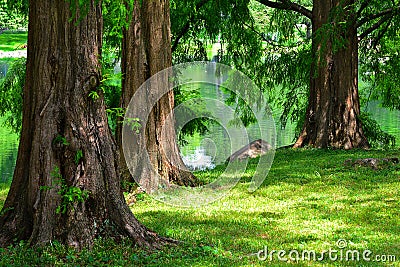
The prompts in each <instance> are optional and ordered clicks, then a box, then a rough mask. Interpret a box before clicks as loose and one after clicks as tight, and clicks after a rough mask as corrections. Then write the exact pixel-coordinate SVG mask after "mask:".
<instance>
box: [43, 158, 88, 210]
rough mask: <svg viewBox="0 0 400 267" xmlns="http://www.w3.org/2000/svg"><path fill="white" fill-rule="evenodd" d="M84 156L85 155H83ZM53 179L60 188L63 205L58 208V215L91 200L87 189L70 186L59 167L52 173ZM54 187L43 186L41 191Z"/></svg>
mask: <svg viewBox="0 0 400 267" xmlns="http://www.w3.org/2000/svg"><path fill="white" fill-rule="evenodd" d="M82 156H83V155H82ZM50 175H51V177H53V178H55V179H56V180H55V182H56V184H58V185H59V186H60V190H59V191H58V194H59V195H60V196H61V204H60V205H59V206H57V208H56V213H57V214H58V213H62V214H65V213H67V211H68V209H69V208H71V209H73V208H74V205H73V204H74V203H82V202H84V201H86V200H87V199H88V198H89V191H88V190H85V189H81V188H79V187H76V186H68V185H67V182H66V181H65V179H64V178H63V177H62V175H61V173H60V168H59V167H57V166H56V167H54V169H53V170H52V171H51V173H50ZM51 188H52V187H49V186H41V187H40V190H49V189H51Z"/></svg>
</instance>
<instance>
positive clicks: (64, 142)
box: [53, 134, 69, 146]
mask: <svg viewBox="0 0 400 267" xmlns="http://www.w3.org/2000/svg"><path fill="white" fill-rule="evenodd" d="M53 144H61V145H63V146H69V142H68V141H67V139H66V138H65V137H64V136H62V135H60V134H58V135H57V136H56V137H55V138H54V139H53Z"/></svg>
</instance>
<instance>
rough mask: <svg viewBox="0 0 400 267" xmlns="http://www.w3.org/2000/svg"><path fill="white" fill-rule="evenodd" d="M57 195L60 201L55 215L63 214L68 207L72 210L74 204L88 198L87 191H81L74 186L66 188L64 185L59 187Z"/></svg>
mask: <svg viewBox="0 0 400 267" xmlns="http://www.w3.org/2000/svg"><path fill="white" fill-rule="evenodd" d="M58 194H59V195H61V197H62V199H61V205H60V206H58V207H57V209H56V213H62V214H65V213H66V212H67V210H68V208H69V207H70V208H73V204H74V203H82V202H85V201H86V200H87V199H88V198H89V191H87V190H82V189H81V188H79V187H76V186H66V185H65V184H62V185H61V189H60V191H58Z"/></svg>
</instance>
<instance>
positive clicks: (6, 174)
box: [0, 118, 18, 183]
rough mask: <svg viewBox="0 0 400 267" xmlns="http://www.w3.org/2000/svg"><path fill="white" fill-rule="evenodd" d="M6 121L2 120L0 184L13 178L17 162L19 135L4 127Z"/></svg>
mask: <svg viewBox="0 0 400 267" xmlns="http://www.w3.org/2000/svg"><path fill="white" fill-rule="evenodd" d="M3 124H4V119H3V118H0V182H2V183H3V182H7V181H9V180H10V179H11V178H12V175H13V171H14V167H15V162H16V160H17V150H18V135H16V134H14V133H11V130H10V129H8V128H7V127H4V125H3Z"/></svg>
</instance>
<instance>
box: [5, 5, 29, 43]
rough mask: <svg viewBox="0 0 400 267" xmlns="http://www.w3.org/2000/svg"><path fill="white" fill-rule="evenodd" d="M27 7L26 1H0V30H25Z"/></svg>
mask: <svg viewBox="0 0 400 267" xmlns="http://www.w3.org/2000/svg"><path fill="white" fill-rule="evenodd" d="M28 5H29V3H28V0H12V1H11V0H0V29H2V28H8V29H10V30H17V29H26V28H27V26H28V20H27V17H28ZM0 43H1V42H0Z"/></svg>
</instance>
